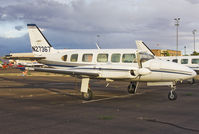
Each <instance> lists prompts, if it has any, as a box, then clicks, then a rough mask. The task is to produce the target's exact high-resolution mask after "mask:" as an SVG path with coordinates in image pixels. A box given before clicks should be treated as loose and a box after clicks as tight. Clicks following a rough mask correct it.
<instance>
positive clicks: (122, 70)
mask: <svg viewBox="0 0 199 134" xmlns="http://www.w3.org/2000/svg"><path fill="white" fill-rule="evenodd" d="M27 26H28V31H29V36H30V42H31V46H32V51H33V54H34V56H35V57H36V58H37V59H38V62H40V63H42V64H46V65H48V66H50V67H51V68H39V67H34V68H32V69H33V70H35V71H40V72H52V73H61V74H69V75H71V76H74V77H79V78H81V79H82V82H81V92H82V98H83V99H84V100H91V99H92V97H93V92H92V90H91V89H90V87H89V80H90V79H103V80H106V81H107V82H108V83H109V82H113V81H129V83H130V84H129V86H128V92H129V93H131V94H135V93H136V90H137V88H138V86H139V83H140V82H146V83H147V86H170V87H171V91H170V92H169V95H168V98H169V99H170V100H176V98H177V94H176V92H175V90H176V82H178V81H183V80H185V79H190V78H193V77H194V76H195V75H196V73H195V72H194V71H193V70H192V69H190V68H188V67H186V66H184V65H179V64H176V63H172V62H167V61H162V60H158V59H155V58H154V56H153V55H151V54H150V53H148V52H145V51H141V50H142V49H100V48H98V49H54V48H53V47H52V46H51V45H50V43H49V42H48V41H47V39H46V38H45V37H44V35H43V34H42V32H41V31H40V29H39V28H38V27H37V26H36V25H35V24H28V25H27ZM136 44H137V46H138V48H142V45H144V44H143V42H141V41H136ZM38 57H39V58H38ZM29 69H30V68H29Z"/></svg>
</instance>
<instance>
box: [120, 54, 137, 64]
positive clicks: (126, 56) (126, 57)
mask: <svg viewBox="0 0 199 134" xmlns="http://www.w3.org/2000/svg"><path fill="white" fill-rule="evenodd" d="M134 60H135V54H123V55H122V62H123V63H132V62H133V61H134Z"/></svg>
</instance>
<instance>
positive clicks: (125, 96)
mask: <svg viewBox="0 0 199 134" xmlns="http://www.w3.org/2000/svg"><path fill="white" fill-rule="evenodd" d="M142 94H144V92H143V93H136V94H128V95H121V96H113V97H109V98H102V99H96V100H90V101H82V104H86V103H92V102H99V101H105V100H112V99H117V98H127V97H131V96H135V95H142Z"/></svg>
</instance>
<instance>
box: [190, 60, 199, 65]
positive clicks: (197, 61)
mask: <svg viewBox="0 0 199 134" xmlns="http://www.w3.org/2000/svg"><path fill="white" fill-rule="evenodd" d="M191 63H192V64H199V59H192V60H191Z"/></svg>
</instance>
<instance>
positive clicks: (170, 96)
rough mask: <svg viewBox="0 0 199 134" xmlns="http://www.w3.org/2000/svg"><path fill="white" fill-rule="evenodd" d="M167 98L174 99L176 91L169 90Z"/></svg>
mask: <svg viewBox="0 0 199 134" xmlns="http://www.w3.org/2000/svg"><path fill="white" fill-rule="evenodd" d="M168 98H169V100H172V101H173V100H176V99H177V93H176V92H175V91H170V92H169V94H168Z"/></svg>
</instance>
